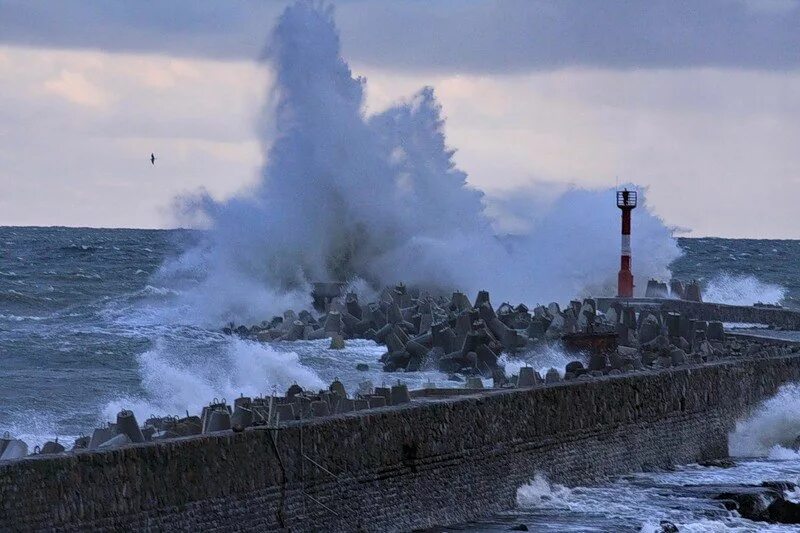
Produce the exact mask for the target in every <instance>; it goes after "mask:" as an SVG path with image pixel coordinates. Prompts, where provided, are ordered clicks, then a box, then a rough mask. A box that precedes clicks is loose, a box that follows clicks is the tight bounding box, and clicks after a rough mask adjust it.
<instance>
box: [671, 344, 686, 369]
mask: <svg viewBox="0 0 800 533" xmlns="http://www.w3.org/2000/svg"><path fill="white" fill-rule="evenodd" d="M669 356H670V359H671V360H672V365H673V366H678V365H682V364H684V363H686V352H684V351H683V350H681V349H680V348H673V349H672V351H671V352H670V354H669Z"/></svg>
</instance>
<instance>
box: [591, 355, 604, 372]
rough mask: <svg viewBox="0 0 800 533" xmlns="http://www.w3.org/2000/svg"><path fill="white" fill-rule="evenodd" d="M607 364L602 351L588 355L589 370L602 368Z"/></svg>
mask: <svg viewBox="0 0 800 533" xmlns="http://www.w3.org/2000/svg"><path fill="white" fill-rule="evenodd" d="M607 365H608V358H607V357H606V354H604V353H593V354H591V355H590V356H589V371H594V370H603V369H604V368H605V367H606V366H607Z"/></svg>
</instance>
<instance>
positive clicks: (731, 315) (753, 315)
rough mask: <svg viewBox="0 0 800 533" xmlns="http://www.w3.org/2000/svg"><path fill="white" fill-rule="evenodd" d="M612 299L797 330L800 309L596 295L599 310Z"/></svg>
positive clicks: (698, 317) (692, 315)
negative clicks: (600, 296) (601, 296)
mask: <svg viewBox="0 0 800 533" xmlns="http://www.w3.org/2000/svg"><path fill="white" fill-rule="evenodd" d="M612 302H620V303H622V304H625V305H632V306H634V307H635V308H637V309H654V310H663V311H672V312H675V313H680V314H682V315H685V316H687V317H689V318H693V319H696V320H720V321H722V322H737V323H746V324H767V325H770V326H773V327H779V328H782V329H791V330H800V312H798V311H794V310H791V309H783V308H775V307H756V306H746V305H727V304H716V303H708V302H690V301H687V300H675V299H668V298H597V305H598V307H599V308H600V309H601V310H602V311H605V310H607V309H608V307H609V305H610V304H611V303H612Z"/></svg>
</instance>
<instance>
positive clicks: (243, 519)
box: [0, 353, 800, 531]
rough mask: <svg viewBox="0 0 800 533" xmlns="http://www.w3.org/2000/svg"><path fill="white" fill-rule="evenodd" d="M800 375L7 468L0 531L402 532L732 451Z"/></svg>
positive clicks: (736, 374) (416, 411) (497, 401)
mask: <svg viewBox="0 0 800 533" xmlns="http://www.w3.org/2000/svg"><path fill="white" fill-rule="evenodd" d="M798 379H800V355H799V354H797V353H792V354H790V355H783V356H777V357H761V358H753V359H749V358H736V359H726V360H721V361H717V362H713V363H706V364H702V365H694V366H686V367H678V368H670V369H664V370H657V371H645V372H636V373H631V374H625V375H618V376H613V375H612V376H605V377H600V378H596V379H591V380H586V381H583V380H581V381H569V382H560V383H557V384H551V385H539V386H536V387H532V388H528V389H509V390H491V391H490V390H485V391H481V392H477V393H475V394H470V395H461V396H455V397H451V398H441V397H435V398H434V397H430V398H419V397H417V398H415V400H414V401H413V402H411V403H407V404H403V405H400V406H395V407H385V408H381V409H376V410H370V411H365V412H353V413H348V414H343V415H337V416H333V417H328V418H324V419H312V420H304V421H292V422H289V423H287V424H284V425H282V426H281V427H280V429H275V430H269V429H257V428H251V429H248V430H246V431H244V432H240V433H234V432H231V431H224V432H220V433H217V434H212V435H204V436H196V437H185V438H180V439H174V440H169V441H163V442H160V443H143V444H132V445H129V446H127V447H123V448H119V449H113V450H107V451H91V452H89V451H87V452H80V453H75V454H72V455H63V456H46V455H40V456H33V457H29V458H26V459H22V460H19V461H15V462H6V463H3V464H0V531H6V530H54V529H58V530H59V531H63V530H79V529H80V530H85V529H93V528H102V529H106V528H109V529H157V530H200V529H202V530H210V531H214V530H218V531H230V530H262V531H264V530H292V531H320V530H326V531H330V530H337V531H358V530H370V531H390V530H409V529H414V528H424V527H430V526H434V525H444V524H451V523H456V522H463V521H467V520H470V519H472V518H475V517H477V516H480V515H483V514H486V513H490V512H494V511H499V510H503V509H508V508H510V507H512V506H513V505H514V501H515V495H516V490H517V488H518V487H519V486H520V485H522V484H524V483H527V482H528V481H529V480H530V479H531V478H532V477H533V476H534V475H535V474H536V473H537V472H541V473H543V474H546V475H547V476H548V477H549V478H550V479H552V480H553V481H556V482H559V483H566V484H587V483H589V482H591V480H593V479H596V478H598V477H599V476H604V475H611V474H620V473H625V472H633V471H640V470H643V469H648V468H652V467H659V466H667V465H671V464H680V463H691V462H696V461H699V460H705V459H714V458H720V457H724V456H726V455H727V451H728V449H727V436H728V432H729V431H730V430H732V428H733V425H734V422H735V420H736V419H737V417H740V416H742V415H743V414H745V413H746V412H747V411H748V410H749V409H751V408H752V407H754V406H756V405H758V404H759V403H760V402H761V401H763V400H765V399H767V398H768V397H770V396H771V395H773V394H775V392H776V391H777V389H778V388H779V387H780V386H781V385H782V384H783V383H786V382H789V381H795V380H798Z"/></svg>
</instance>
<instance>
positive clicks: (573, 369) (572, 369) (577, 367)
mask: <svg viewBox="0 0 800 533" xmlns="http://www.w3.org/2000/svg"><path fill="white" fill-rule="evenodd" d="M564 371H565V372H569V373H570V374H572V375H573V376H576V377H577V376H580V375H581V374H583V373H585V372H586V369H585V368H584V367H583V363H581V362H580V361H570V362H569V363H567V365H566V366H565V367H564Z"/></svg>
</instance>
